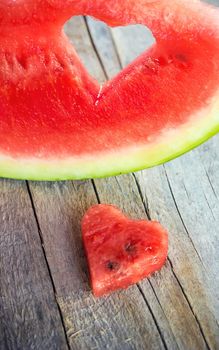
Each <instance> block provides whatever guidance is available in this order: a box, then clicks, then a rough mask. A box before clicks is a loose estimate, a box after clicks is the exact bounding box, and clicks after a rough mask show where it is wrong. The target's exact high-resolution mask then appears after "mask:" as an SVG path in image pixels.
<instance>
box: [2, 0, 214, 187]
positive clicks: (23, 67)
mask: <svg viewBox="0 0 219 350" xmlns="http://www.w3.org/2000/svg"><path fill="white" fill-rule="evenodd" d="M74 15H91V16H93V17H95V18H96V19H100V20H103V21H105V22H106V23H107V24H108V25H111V26H115V25H128V24H134V23H136V24H137V23H139V24H144V25H146V26H148V27H149V28H150V30H151V31H152V33H153V35H154V37H155V39H156V43H155V44H154V45H153V46H152V47H151V48H149V49H148V50H147V51H146V52H145V53H143V54H142V55H141V56H140V57H139V58H138V59H136V60H135V61H134V62H133V63H131V64H130V65H129V66H128V67H127V68H125V69H124V70H123V71H122V72H121V73H120V74H119V75H118V76H117V77H115V78H114V79H112V80H111V81H109V82H107V83H106V84H105V85H104V86H102V87H100V85H99V83H98V82H97V81H96V80H95V79H93V78H92V77H91V76H90V75H89V74H88V72H87V71H86V69H85V67H84V66H83V64H82V63H81V61H80V59H79V57H78V56H77V54H76V52H75V50H74V48H73V46H72V45H71V43H70V42H69V40H68V38H67V37H66V36H65V34H64V32H63V25H64V23H65V22H66V21H67V20H68V19H69V18H70V17H71V16H74ZM218 130H219V11H218V9H216V8H213V7H211V6H209V5H207V4H204V3H202V2H200V1H198V0H159V1H150V0H138V1H136V0H127V1H124V0H107V1H106V0H80V1H76V0H67V1H63V0H19V1H13V0H1V1H0V176H4V177H12V178H21V179H37V180H55V179H73V178H75V179H79V178H89V177H103V176H107V175H114V174H120V173H126V172H129V171H133V170H138V169H142V168H146V167H151V166H154V165H157V164H161V163H163V162H165V161H167V160H170V159H172V158H174V157H176V156H178V155H180V154H182V153H184V152H186V151H188V150H190V149H191V148H193V147H195V146H197V145H199V144H200V143H202V142H204V141H205V140H207V139H208V138H209V137H210V136H212V135H214V134H216V133H217V132H218Z"/></svg>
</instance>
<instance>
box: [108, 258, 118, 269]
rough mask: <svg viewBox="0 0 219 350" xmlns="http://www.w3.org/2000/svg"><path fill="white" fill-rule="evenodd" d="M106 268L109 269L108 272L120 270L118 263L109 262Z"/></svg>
mask: <svg viewBox="0 0 219 350" xmlns="http://www.w3.org/2000/svg"><path fill="white" fill-rule="evenodd" d="M106 268H107V270H110V271H115V270H118V268H119V263H118V262H116V261H111V260H109V261H107V262H106Z"/></svg>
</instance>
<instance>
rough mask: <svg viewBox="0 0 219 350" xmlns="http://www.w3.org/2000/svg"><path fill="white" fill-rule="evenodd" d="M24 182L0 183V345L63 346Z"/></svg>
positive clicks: (23, 348) (23, 349)
mask: <svg viewBox="0 0 219 350" xmlns="http://www.w3.org/2000/svg"><path fill="white" fill-rule="evenodd" d="M67 348H68V347H67V345H66V338H65V333H64V329H63V324H62V321H61V318H60V314H59V310H58V307H57V303H56V301H55V297H54V292H53V287H52V284H51V280H50V276H49V273H48V269H47V265H46V262H45V258H44V254H43V250H42V245H41V241H40V237H39V234H38V230H37V225H36V221H35V218H34V215H33V211H32V207H31V202H30V198H29V196H28V191H27V187H26V184H25V182H18V181H17V182H16V181H7V180H1V181H0V349H1V350H6V349H10V350H18V349H21V350H30V349H34V350H35V349H37V350H42V349H57V350H60V349H67Z"/></svg>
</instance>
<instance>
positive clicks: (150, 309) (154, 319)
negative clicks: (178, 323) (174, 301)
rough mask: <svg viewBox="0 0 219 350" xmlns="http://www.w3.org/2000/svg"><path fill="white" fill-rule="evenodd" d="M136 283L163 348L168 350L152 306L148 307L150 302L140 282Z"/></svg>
mask: <svg viewBox="0 0 219 350" xmlns="http://www.w3.org/2000/svg"><path fill="white" fill-rule="evenodd" d="M136 285H137V287H138V290H139V292H140V293H141V296H142V298H143V300H144V302H145V304H146V305H147V307H148V309H149V311H150V313H151V315H152V318H153V321H154V323H155V325H156V327H157V330H158V333H159V335H160V338H161V340H162V343H163V345H164V348H165V349H166V350H168V346H167V343H166V341H165V339H164V337H163V334H162V331H161V329H160V326H159V324H158V322H157V319H156V317H155V315H154V313H153V310H152V308H151V307H150V304H149V303H148V301H147V298H146V296H145V294H144V292H143V290H142V288H141V286H140V284H139V283H137V284H136Z"/></svg>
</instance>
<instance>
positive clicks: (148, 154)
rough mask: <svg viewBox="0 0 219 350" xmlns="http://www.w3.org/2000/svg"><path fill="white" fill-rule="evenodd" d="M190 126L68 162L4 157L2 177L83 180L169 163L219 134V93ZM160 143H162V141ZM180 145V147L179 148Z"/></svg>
mask: <svg viewBox="0 0 219 350" xmlns="http://www.w3.org/2000/svg"><path fill="white" fill-rule="evenodd" d="M215 96H216V97H215V98H214V99H213V100H212V101H214V102H212V103H211V104H210V107H208V108H207V109H205V110H203V111H199V112H198V113H197V115H196V116H192V117H191V118H190V122H189V123H187V124H184V125H182V126H181V127H179V128H178V129H170V130H169V131H166V132H165V133H164V134H163V136H161V135H160V137H159V138H157V139H155V140H154V142H151V143H150V144H149V143H148V142H147V143H146V144H145V145H142V146H138V147H132V148H130V147H128V148H127V149H122V150H121V149H118V150H115V151H111V152H101V153H98V154H94V155H93V156H92V157H91V156H89V155H82V156H80V157H78V158H76V157H74V158H73V157H72V158H69V157H68V158H66V159H62V160H61V159H53V160H52V159H48V160H45V159H38V158H33V159H27V158H26V159H25V158H17V159H16V158H10V157H6V156H4V155H0V177H7V178H13V179H15V178H16V179H20V180H41V181H55V180H81V179H89V178H103V177H107V176H116V175H121V174H126V173H129V172H135V171H139V170H143V169H147V168H151V167H153V166H157V165H160V164H163V163H166V162H168V161H170V160H172V159H174V158H177V157H179V156H181V155H182V154H184V153H186V152H188V151H190V150H192V149H193V148H195V147H197V146H199V145H200V144H202V143H204V142H205V141H207V140H208V139H209V138H211V137H212V136H214V135H216V134H217V133H218V132H219V93H217V94H216V95H215ZM158 140H159V141H158ZM177 143H178V146H177Z"/></svg>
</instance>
